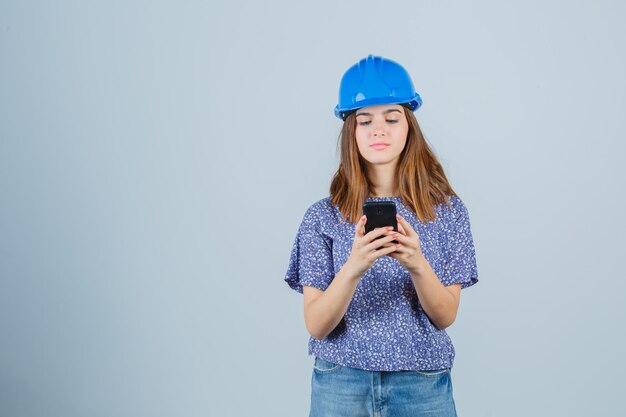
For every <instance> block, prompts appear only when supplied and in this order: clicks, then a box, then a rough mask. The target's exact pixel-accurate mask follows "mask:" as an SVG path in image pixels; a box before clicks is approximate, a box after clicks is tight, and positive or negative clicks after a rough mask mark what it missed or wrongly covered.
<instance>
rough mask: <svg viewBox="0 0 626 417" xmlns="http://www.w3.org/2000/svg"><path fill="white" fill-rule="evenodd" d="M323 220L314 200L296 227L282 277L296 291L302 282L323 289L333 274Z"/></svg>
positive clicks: (329, 241) (330, 252)
mask: <svg viewBox="0 0 626 417" xmlns="http://www.w3.org/2000/svg"><path fill="white" fill-rule="evenodd" d="M323 221H324V208H323V207H319V204H317V205H316V204H314V205H313V206H311V207H309V209H308V210H307V211H306V213H305V214H304V218H303V219H302V223H301V224H300V227H299V228H298V233H297V234H296V238H295V241H294V243H293V248H292V249H291V257H290V258H289V267H288V268H287V273H286V274H285V281H286V282H287V284H289V286H290V287H291V288H293V289H294V290H296V291H298V292H299V293H302V286H303V285H308V286H311V287H316V288H319V289H320V290H322V291H324V290H326V288H328V286H329V285H330V283H331V282H332V280H333V278H334V277H335V272H334V268H333V256H332V239H331V238H330V237H329V236H328V235H326V234H324V233H323V232H322V222H323Z"/></svg>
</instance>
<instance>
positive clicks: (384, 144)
mask: <svg viewBox="0 0 626 417" xmlns="http://www.w3.org/2000/svg"><path fill="white" fill-rule="evenodd" d="M355 133H356V143H357V146H358V148H359V153H360V154H361V156H362V157H363V158H364V159H365V160H366V161H367V162H369V163H370V164H372V165H386V164H394V165H395V164H396V163H397V162H398V160H399V158H400V153H402V150H403V149H404V145H405V144H406V138H407V135H408V133H409V122H408V121H407V120H406V116H405V115H404V110H403V108H402V106H400V105H399V104H381V105H378V106H370V107H363V108H361V109H358V110H357V111H356V132H355Z"/></svg>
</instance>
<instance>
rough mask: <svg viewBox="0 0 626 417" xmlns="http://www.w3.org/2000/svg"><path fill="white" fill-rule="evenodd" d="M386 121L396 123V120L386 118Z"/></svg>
mask: <svg viewBox="0 0 626 417" xmlns="http://www.w3.org/2000/svg"><path fill="white" fill-rule="evenodd" d="M387 122H389V123H398V121H397V120H387Z"/></svg>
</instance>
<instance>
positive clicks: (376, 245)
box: [365, 235, 394, 252]
mask: <svg viewBox="0 0 626 417" xmlns="http://www.w3.org/2000/svg"><path fill="white" fill-rule="evenodd" d="M393 239H394V237H393V235H389V236H385V237H383V238H380V239H375V240H374V241H373V242H372V243H370V244H368V245H366V246H365V249H366V250H367V251H368V252H371V251H373V250H376V249H378V248H380V247H382V246H383V245H384V244H385V243H390V242H391V241H392V240H393Z"/></svg>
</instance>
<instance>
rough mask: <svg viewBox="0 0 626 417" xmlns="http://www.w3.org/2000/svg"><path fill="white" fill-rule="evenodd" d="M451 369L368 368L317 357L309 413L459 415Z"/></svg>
mask: <svg viewBox="0 0 626 417" xmlns="http://www.w3.org/2000/svg"><path fill="white" fill-rule="evenodd" d="M450 371H451V368H445V369H440V370H436V371H365V370H363V369H356V368H349V367H346V366H341V365H337V364H334V363H332V362H328V361H326V360H324V359H321V358H315V364H314V366H313V374H312V377H311V410H310V413H309V417H343V416H346V417H348V416H349V417H378V416H381V417H405V416H411V417H418V416H431V417H432V416H436V417H456V407H455V405H454V399H453V398H452V380H451V376H450Z"/></svg>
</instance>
